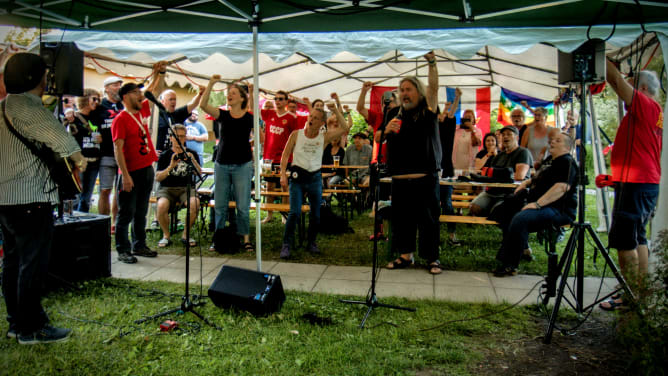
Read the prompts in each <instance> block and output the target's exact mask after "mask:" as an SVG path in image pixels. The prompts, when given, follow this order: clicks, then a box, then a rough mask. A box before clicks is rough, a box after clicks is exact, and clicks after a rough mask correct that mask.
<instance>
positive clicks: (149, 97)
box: [144, 90, 167, 112]
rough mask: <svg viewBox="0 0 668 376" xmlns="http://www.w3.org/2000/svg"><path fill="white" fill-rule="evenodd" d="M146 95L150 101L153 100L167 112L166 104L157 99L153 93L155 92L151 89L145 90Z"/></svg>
mask: <svg viewBox="0 0 668 376" xmlns="http://www.w3.org/2000/svg"><path fill="white" fill-rule="evenodd" d="M144 97H146V99H148V100H150V101H151V102H153V103H154V104H155V105H156V106H158V108H159V109H160V110H162V111H165V112H167V109H166V108H165V106H163V105H162V103H160V101H158V100H157V99H155V95H153V93H151V92H150V91H148V90H147V91H145V92H144Z"/></svg>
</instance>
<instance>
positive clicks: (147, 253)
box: [132, 246, 158, 257]
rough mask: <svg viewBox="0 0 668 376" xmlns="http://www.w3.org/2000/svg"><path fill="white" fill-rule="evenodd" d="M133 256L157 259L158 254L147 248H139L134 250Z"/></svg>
mask: <svg viewBox="0 0 668 376" xmlns="http://www.w3.org/2000/svg"><path fill="white" fill-rule="evenodd" d="M132 254H133V255H135V256H141V257H157V256H158V252H156V251H151V249H150V248H149V247H147V246H143V247H139V248H137V249H135V250H134V251H133V252H132Z"/></svg>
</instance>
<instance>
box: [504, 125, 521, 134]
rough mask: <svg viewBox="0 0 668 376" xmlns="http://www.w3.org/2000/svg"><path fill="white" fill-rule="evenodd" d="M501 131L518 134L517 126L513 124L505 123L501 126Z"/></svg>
mask: <svg viewBox="0 0 668 376" xmlns="http://www.w3.org/2000/svg"><path fill="white" fill-rule="evenodd" d="M503 131H511V132H513V133H515V134H516V135H519V134H520V131H518V130H517V128H516V127H515V126H514V125H507V126H505V127H503V128H501V133H503Z"/></svg>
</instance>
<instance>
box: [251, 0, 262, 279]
mask: <svg viewBox="0 0 668 376" xmlns="http://www.w3.org/2000/svg"><path fill="white" fill-rule="evenodd" d="M257 10H258V9H255V12H253V16H254V17H257ZM258 72H259V59H258V52H257V23H254V24H253V114H254V116H253V140H254V148H253V150H254V151H255V153H254V154H255V259H256V260H257V271H258V272H261V271H262V227H261V226H262V223H261V218H260V201H261V198H262V195H261V194H260V192H261V191H262V182H261V181H260V167H261V162H262V161H261V158H262V156H261V155H260V148H261V146H260V80H259V76H258Z"/></svg>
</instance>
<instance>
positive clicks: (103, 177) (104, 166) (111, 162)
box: [100, 157, 118, 190]
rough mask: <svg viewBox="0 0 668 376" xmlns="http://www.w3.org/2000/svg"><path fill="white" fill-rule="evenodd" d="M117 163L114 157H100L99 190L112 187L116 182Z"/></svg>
mask: <svg viewBox="0 0 668 376" xmlns="http://www.w3.org/2000/svg"><path fill="white" fill-rule="evenodd" d="M117 175H118V165H117V164H116V158H114V157H102V158H101V159H100V190H102V189H112V188H114V185H115V184H116V176H117Z"/></svg>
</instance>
